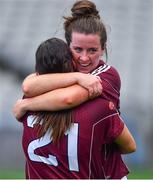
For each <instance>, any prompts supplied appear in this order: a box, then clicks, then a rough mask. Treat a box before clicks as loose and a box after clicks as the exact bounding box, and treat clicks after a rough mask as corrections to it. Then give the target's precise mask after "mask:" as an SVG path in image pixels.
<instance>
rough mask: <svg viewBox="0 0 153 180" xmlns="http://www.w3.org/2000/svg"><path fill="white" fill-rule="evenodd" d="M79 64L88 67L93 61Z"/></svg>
mask: <svg viewBox="0 0 153 180" xmlns="http://www.w3.org/2000/svg"><path fill="white" fill-rule="evenodd" d="M79 64H80V66H82V67H88V66H90V64H91V63H88V64H87V63H86V64H85V63H84V64H83V63H79Z"/></svg>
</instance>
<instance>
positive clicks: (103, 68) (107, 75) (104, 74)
mask: <svg viewBox="0 0 153 180" xmlns="http://www.w3.org/2000/svg"><path fill="white" fill-rule="evenodd" d="M91 74H93V75H97V76H100V78H101V79H102V80H104V81H106V82H107V83H108V84H110V85H111V86H112V87H113V88H114V89H115V90H117V91H118V92H120V88H121V79H120V75H119V73H118V71H117V69H116V68H115V67H113V66H110V65H108V64H106V63H105V62H103V61H101V62H100V64H99V66H98V67H97V68H96V69H95V70H94V71H93V72H92V73H91Z"/></svg>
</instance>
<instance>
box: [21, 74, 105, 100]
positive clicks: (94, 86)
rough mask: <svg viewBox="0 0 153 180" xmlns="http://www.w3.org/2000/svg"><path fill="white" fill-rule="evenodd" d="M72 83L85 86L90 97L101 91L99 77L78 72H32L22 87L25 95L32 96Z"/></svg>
mask: <svg viewBox="0 0 153 180" xmlns="http://www.w3.org/2000/svg"><path fill="white" fill-rule="evenodd" d="M74 84H79V85H80V86H82V87H84V88H86V89H87V90H88V91H89V96H90V97H91V98H93V97H95V96H97V94H99V95H100V94H101V93H102V85H101V80H100V78H99V77H97V76H94V75H90V74H83V73H79V72H73V73H57V74H43V75H36V74H32V75H29V76H28V77H27V78H26V79H25V80H24V81H23V84H22V89H23V93H24V94H25V96H26V97H34V96H38V95H40V94H43V93H46V92H49V91H52V90H54V89H58V88H63V87H68V86H71V85H74Z"/></svg>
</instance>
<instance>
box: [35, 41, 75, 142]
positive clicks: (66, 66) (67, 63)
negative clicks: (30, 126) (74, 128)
mask: <svg viewBox="0 0 153 180" xmlns="http://www.w3.org/2000/svg"><path fill="white" fill-rule="evenodd" d="M35 69H36V72H37V73H38V74H47V73H64V72H72V71H73V65H72V54H71V51H70V48H69V47H68V45H67V44H66V43H65V42H64V41H63V40H61V39H58V38H51V39H48V40H46V41H45V42H43V43H41V44H40V45H39V47H38V49H37V51H36V65H35ZM48 83H49V82H48ZM35 120H36V125H35V127H37V128H38V137H39V138H40V137H42V136H44V135H45V133H46V132H47V131H50V132H51V138H52V141H53V142H57V141H59V140H60V138H61V137H63V136H64V133H65V132H66V131H67V130H68V129H69V128H70V127H71V124H72V113H71V110H63V111H57V112H50V111H40V112H36V113H35V119H34V121H35Z"/></svg>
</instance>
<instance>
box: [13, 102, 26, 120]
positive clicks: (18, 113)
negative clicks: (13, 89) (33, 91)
mask: <svg viewBox="0 0 153 180" xmlns="http://www.w3.org/2000/svg"><path fill="white" fill-rule="evenodd" d="M12 113H13V115H14V117H15V118H16V119H17V120H18V121H19V122H21V117H22V116H23V115H24V114H25V113H26V111H24V109H23V108H22V99H19V100H18V101H17V102H16V103H15V104H14V106H13V109H12Z"/></svg>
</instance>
